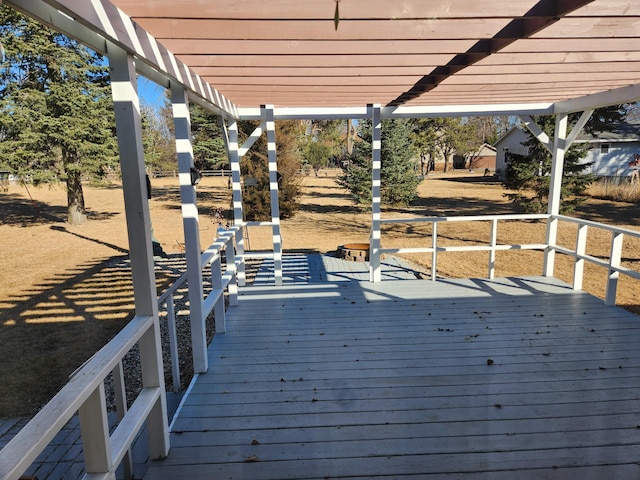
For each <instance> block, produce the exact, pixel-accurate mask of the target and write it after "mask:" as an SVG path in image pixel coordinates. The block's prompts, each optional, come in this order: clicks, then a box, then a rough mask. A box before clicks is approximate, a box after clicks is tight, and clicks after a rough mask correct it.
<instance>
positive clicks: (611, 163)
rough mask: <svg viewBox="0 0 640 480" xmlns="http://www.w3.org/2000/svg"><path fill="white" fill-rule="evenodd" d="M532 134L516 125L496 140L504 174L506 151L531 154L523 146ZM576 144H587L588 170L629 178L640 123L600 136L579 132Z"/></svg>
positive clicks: (639, 150)
mask: <svg viewBox="0 0 640 480" xmlns="http://www.w3.org/2000/svg"><path fill="white" fill-rule="evenodd" d="M528 138H529V137H528V135H527V133H526V132H524V131H523V130H522V129H521V128H520V127H513V128H511V129H510V130H509V131H508V132H507V133H505V134H504V135H503V136H502V137H501V138H500V139H499V140H498V141H497V142H496V143H495V147H496V172H497V173H498V174H499V175H500V174H503V173H504V171H505V168H506V161H505V153H506V152H512V153H517V154H520V155H526V154H527V153H528V149H527V147H525V146H524V145H522V143H523V142H525V141H526V140H527V139H528ZM576 143H587V144H588V145H589V151H588V153H587V155H586V156H585V157H584V158H583V160H582V161H583V163H593V165H591V166H590V167H589V168H588V169H587V170H585V172H586V173H593V174H594V175H598V176H600V177H628V176H630V175H631V173H632V172H633V167H631V166H630V165H629V162H630V161H632V160H633V158H634V155H635V154H640V123H624V124H620V125H618V126H617V127H616V128H615V129H614V130H613V131H611V132H601V133H600V134H599V135H598V136H596V137H594V136H592V135H588V134H585V133H584V132H583V133H581V134H580V135H578V138H577V140H576Z"/></svg>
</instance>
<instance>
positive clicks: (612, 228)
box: [552, 215, 640, 238]
mask: <svg viewBox="0 0 640 480" xmlns="http://www.w3.org/2000/svg"><path fill="white" fill-rule="evenodd" d="M552 218H555V219H558V220H561V221H564V222H571V223H577V224H578V225H587V226H589V227H594V228H599V229H601V230H608V231H610V232H614V233H623V234H625V235H629V236H631V237H636V238H640V231H637V230H630V229H628V228H622V227H616V226H613V225H607V224H606V223H600V222H594V221H592V220H583V219H580V218H574V217H568V216H566V215H552Z"/></svg>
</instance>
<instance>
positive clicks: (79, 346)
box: [0, 255, 184, 417]
mask: <svg viewBox="0 0 640 480" xmlns="http://www.w3.org/2000/svg"><path fill="white" fill-rule="evenodd" d="M182 271H184V259H183V257H182V256H173V257H172V258H169V259H165V260H163V261H162V262H158V263H157V264H156V285H157V288H158V290H159V291H161V290H163V289H164V288H166V286H167V285H168V284H169V283H170V282H171V281H172V279H174V278H175V277H176V276H177V275H178V274H179V273H181V272H182ZM133 314H134V300H133V286H132V280H131V268H130V262H129V258H128V256H125V255H120V256H113V257H110V258H108V259H104V260H98V261H95V262H91V263H87V264H83V265H78V266H75V267H73V268H70V269H68V270H66V271H63V272H59V273H57V274H56V275H54V276H52V277H51V278H49V279H47V280H46V281H45V282H43V283H41V284H36V285H32V286H30V287H29V288H28V289H26V290H25V291H23V292H21V293H20V294H18V295H14V296H13V297H9V298H8V299H6V300H5V301H3V303H2V308H1V309H0V359H1V361H0V364H1V365H2V379H3V381H2V382H0V417H12V416H29V415H32V414H33V413H35V412H36V411H37V410H38V409H39V408H40V407H41V406H42V405H44V404H45V403H46V402H47V401H48V400H50V399H51V397H52V396H53V395H54V394H55V393H56V392H57V391H58V390H59V389H60V388H61V387H62V386H63V385H64V384H65V383H66V382H67V379H68V377H69V375H70V374H71V373H72V372H73V371H75V370H76V369H77V368H78V367H79V366H80V365H82V364H83V363H84V362H85V361H86V360H87V359H89V358H90V357H91V356H92V355H93V354H94V353H95V352H97V351H98V350H99V349H100V348H101V347H103V346H104V345H105V344H106V343H107V342H108V341H109V340H111V339H112V338H113V337H114V336H115V335H116V334H117V333H118V332H119V331H120V330H121V329H122V328H123V327H124V326H125V325H126V324H127V322H129V320H130V319H131V318H132V317H133Z"/></svg>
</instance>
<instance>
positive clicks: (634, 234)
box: [370, 214, 640, 305]
mask: <svg viewBox="0 0 640 480" xmlns="http://www.w3.org/2000/svg"><path fill="white" fill-rule="evenodd" d="M513 220H516V221H517V220H521V221H531V220H546V222H547V229H548V228H549V224H550V223H551V222H553V221H556V222H566V223H572V224H576V225H577V226H578V227H577V228H578V229H577V236H576V241H575V246H574V248H569V247H567V246H562V245H558V243H557V242H554V244H551V245H549V244H546V243H533V244H509V243H498V240H497V239H498V222H501V221H513ZM442 222H448V223H449V222H490V223H491V230H490V235H489V240H488V241H487V243H485V244H482V242H480V241H474V243H477V244H476V245H441V244H440V243H441V240H440V237H439V235H438V224H440V223H442ZM417 223H431V224H432V230H431V245H430V246H424V247H411V248H381V249H380V251H379V253H380V254H381V255H382V254H385V253H388V254H412V253H431V255H432V257H431V265H432V266H431V278H432V280H434V281H435V280H436V278H437V265H438V254H439V253H441V252H488V254H489V255H488V257H489V259H488V273H487V278H494V275H495V262H496V252H498V251H504V250H543V251H545V253H546V263H547V265H548V266H549V270H548V272H547V274H548V275H549V276H553V270H554V268H553V267H554V262H553V260H552V259H550V256H552V255H553V254H555V253H560V254H563V255H568V256H570V257H573V259H574V273H573V281H572V287H573V288H574V289H575V290H581V289H582V283H583V277H584V265H585V262H588V263H591V264H594V265H597V266H600V267H603V268H605V269H606V270H607V272H608V278H607V284H606V294H605V302H606V303H607V304H608V305H615V303H616V293H617V286H618V279H619V276H620V275H621V274H622V275H627V276H629V277H631V278H634V279H636V280H640V272H639V271H637V270H634V269H632V268H629V267H625V266H623V265H622V252H623V249H624V242H625V239H627V238H636V239H640V231H635V230H629V229H624V228H620V227H615V226H611V225H606V224H603V223H598V222H592V221H589V220H581V219H579V218H573V217H567V216H564V215H548V214H538V215H480V216H461V217H418V218H416V217H412V218H392V219H382V220H381V224H387V225H388V224H417ZM589 228H591V229H597V230H602V231H607V232H610V233H611V247H610V251H609V254H608V258H606V259H603V258H600V257H595V256H593V255H588V254H586V253H585V252H586V245H587V232H588V229H589ZM372 234H373V232H372ZM370 255H374V252H370ZM372 263H373V262H372ZM378 265H379V262H378Z"/></svg>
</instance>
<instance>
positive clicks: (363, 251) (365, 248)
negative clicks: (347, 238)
mask: <svg viewBox="0 0 640 480" xmlns="http://www.w3.org/2000/svg"><path fill="white" fill-rule="evenodd" d="M338 253H339V254H340V258H343V259H345V260H350V261H352V262H368V261H369V244H368V243H347V244H346V245H341V246H340V247H338Z"/></svg>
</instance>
